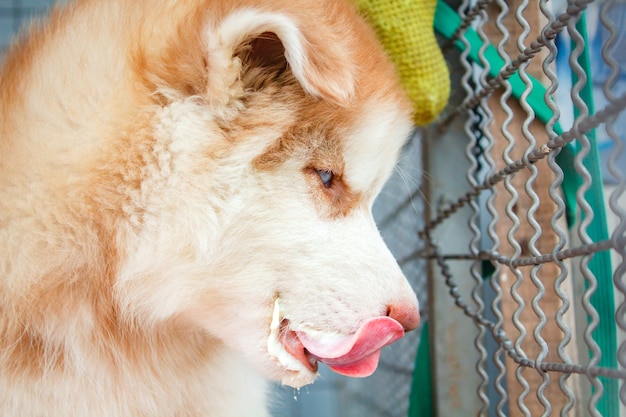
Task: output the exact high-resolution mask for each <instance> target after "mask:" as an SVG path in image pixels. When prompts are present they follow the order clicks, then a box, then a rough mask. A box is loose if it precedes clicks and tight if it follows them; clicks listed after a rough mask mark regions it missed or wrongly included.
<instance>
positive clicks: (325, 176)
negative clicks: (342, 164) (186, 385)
mask: <svg viewBox="0 0 626 417" xmlns="http://www.w3.org/2000/svg"><path fill="white" fill-rule="evenodd" d="M317 175H319V176H320V179H321V180H322V184H324V187H326V188H328V187H330V186H331V185H332V183H333V178H335V174H333V172H332V171H329V170H327V169H318V170H317Z"/></svg>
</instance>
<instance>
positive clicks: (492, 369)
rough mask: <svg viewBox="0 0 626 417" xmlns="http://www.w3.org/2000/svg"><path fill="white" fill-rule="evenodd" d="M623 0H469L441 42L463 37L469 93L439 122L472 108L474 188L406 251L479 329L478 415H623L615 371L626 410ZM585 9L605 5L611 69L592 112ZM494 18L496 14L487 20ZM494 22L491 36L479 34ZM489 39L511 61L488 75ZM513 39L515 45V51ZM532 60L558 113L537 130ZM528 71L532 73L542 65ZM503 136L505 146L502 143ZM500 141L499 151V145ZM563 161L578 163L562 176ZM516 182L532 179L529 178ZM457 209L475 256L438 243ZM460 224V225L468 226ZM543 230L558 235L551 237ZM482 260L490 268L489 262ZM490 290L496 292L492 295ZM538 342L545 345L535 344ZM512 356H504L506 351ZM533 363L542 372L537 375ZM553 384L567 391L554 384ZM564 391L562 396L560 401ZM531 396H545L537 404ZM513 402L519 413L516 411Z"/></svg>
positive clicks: (467, 129)
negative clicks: (565, 62)
mask: <svg viewBox="0 0 626 417" xmlns="http://www.w3.org/2000/svg"><path fill="white" fill-rule="evenodd" d="M618 3H619V2H616V1H608V0H607V1H602V2H594V1H592V0H576V1H569V2H568V4H567V7H566V10H565V11H564V12H561V13H554V12H553V10H552V8H551V4H550V3H549V2H548V1H547V0H516V1H514V2H510V1H505V0H493V1H489V0H474V1H472V0H465V1H464V2H462V4H461V5H460V6H459V8H458V10H459V12H458V13H459V15H460V17H461V20H462V23H461V26H460V27H459V28H458V29H457V30H456V32H455V34H454V36H453V37H452V39H451V40H449V41H448V42H447V43H445V44H444V47H443V48H444V51H447V50H448V49H450V47H451V46H452V45H454V44H455V42H456V43H457V44H458V43H460V44H461V46H463V47H464V48H461V49H462V52H461V53H460V54H459V55H458V62H453V63H451V65H457V66H461V67H462V68H463V73H462V76H461V80H460V85H461V87H462V88H463V91H464V92H465V99H464V100H462V101H460V104H459V105H458V106H456V107H454V108H452V109H450V110H449V111H448V112H447V115H446V117H444V118H442V120H441V121H440V123H439V126H445V128H446V129H447V128H448V127H449V126H450V125H453V124H452V121H453V119H455V118H457V117H464V118H465V123H464V128H463V129H464V136H465V137H466V138H467V139H468V141H467V144H466V157H467V159H468V164H467V171H466V172H465V179H464V180H465V181H466V183H467V185H468V186H467V191H465V192H462V193H461V194H460V195H458V196H457V197H453V198H446V201H448V202H447V203H446V204H441V205H440V207H439V208H438V209H437V210H436V212H435V213H434V215H433V216H432V217H431V218H430V220H428V221H427V223H426V225H425V226H424V228H423V229H422V230H421V231H420V237H421V238H422V239H424V240H425V241H426V242H427V246H426V247H425V248H421V249H420V250H419V251H415V252H413V253H412V254H410V255H408V257H409V258H410V257H419V258H425V259H429V260H431V261H432V262H433V264H434V265H435V266H436V269H437V270H438V271H439V274H440V276H441V277H443V279H444V280H445V284H446V286H447V288H448V292H449V295H450V296H451V297H452V300H453V301H454V304H455V305H456V307H458V308H459V309H460V310H461V311H462V312H463V313H464V314H465V315H466V316H467V317H469V318H470V319H471V320H472V321H473V322H474V323H475V324H476V326H477V333H476V339H475V340H474V347H475V349H476V352H477V354H478V356H477V357H476V358H477V359H476V360H477V362H476V365H475V369H476V373H477V376H478V381H480V382H479V384H478V386H474V388H473V389H475V390H476V396H477V398H478V400H477V405H476V410H475V411H476V415H480V416H483V415H485V416H487V415H489V416H491V415H497V416H508V415H516V416H517V415H524V416H535V415H543V416H552V415H561V416H570V415H574V416H579V415H591V416H605V417H608V416H611V417H612V416H613V415H614V414H611V413H612V412H609V411H607V410H615V408H614V406H615V405H616V404H615V402H613V405H612V406H613V408H611V407H612V406H611V405H608V406H607V405H606V403H607V400H608V402H609V403H610V402H611V401H613V398H612V397H611V395H612V394H611V387H610V386H611V382H615V381H617V382H618V384H619V387H620V389H619V399H616V400H617V401H618V402H619V404H617V407H618V408H621V410H622V411H621V412H622V413H624V412H625V410H626V249H625V248H626V207H625V204H624V201H625V199H624V197H625V196H626V179H625V175H624V172H625V171H624V167H623V166H622V165H621V164H622V162H620V161H621V160H620V158H621V157H622V153H623V148H624V132H623V131H620V130H619V128H618V127H617V123H618V120H620V118H622V119H621V120H623V117H624V114H625V109H626V92H625V91H624V90H626V88H620V87H619V85H620V84H619V81H620V79H623V78H626V73H624V67H623V65H624V62H619V61H618V58H616V56H619V54H617V52H616V44H617V41H618V39H619V38H620V32H619V31H620V27H619V25H618V24H616V23H615V21H614V20H612V18H611V17H612V15H611V11H612V10H613V9H614V7H615V5H616V4H618ZM531 6H538V7H536V9H537V10H538V11H539V13H538V14H539V16H540V17H539V19H534V20H531V19H528V10H527V9H528V8H530V7H531ZM590 8H591V9H592V10H599V21H600V23H599V24H600V26H601V27H602V29H601V30H604V31H605V32H606V33H607V36H605V37H604V38H603V43H602V51H601V56H602V61H603V62H602V63H599V65H603V66H604V67H605V70H606V71H607V72H608V76H606V79H605V80H604V84H603V86H602V88H601V94H602V95H603V99H601V100H599V103H600V108H599V109H598V110H595V111H594V109H593V107H590V103H587V101H586V100H587V99H586V98H585V97H584V95H583V93H581V89H582V88H583V86H584V83H585V81H586V77H587V76H588V75H589V74H588V73H587V72H588V71H589V69H588V68H584V67H582V66H581V65H580V64H579V63H578V57H579V56H580V55H581V54H582V51H583V50H584V49H585V48H586V47H588V45H587V42H589V41H588V40H587V39H585V38H584V36H583V35H582V34H581V33H580V32H579V31H578V28H577V23H578V21H579V19H581V16H582V15H583V13H586V12H587V10H589V9H590ZM487 10H489V14H487ZM490 19H491V20H493V21H492V22H489V20H490ZM538 22H542V23H541V26H540V27H537V26H536V25H537V24H538ZM488 24H490V25H491V29H490V31H489V32H488V33H489V35H487V34H486V33H487V31H485V30H484V28H485V27H486V26H487V25H488ZM512 25H515V27H512ZM532 25H535V26H534V27H533V26H532ZM469 28H472V30H475V32H476V34H477V35H478V37H479V38H480V39H481V40H482V42H483V47H482V48H481V50H480V51H479V52H478V58H479V61H480V62H474V63H472V62H470V59H469V57H468V52H467V51H468V49H470V48H469V43H468V42H467V41H466V40H465V38H464V36H463V35H464V32H465V31H466V30H468V29H469ZM513 29H515V30H513ZM621 30H623V28H622V29H621ZM537 33H539V35H537ZM494 34H495V37H494ZM513 34H514V35H513ZM563 35H567V37H569V39H571V57H570V60H569V70H570V71H571V73H572V74H573V81H572V86H571V94H570V98H571V104H569V105H570V106H573V107H574V108H575V109H576V112H575V115H574V118H573V120H572V121H571V122H570V123H571V125H568V120H567V118H565V119H563V118H562V114H561V110H562V108H563V106H564V105H567V104H564V103H563V102H557V100H555V99H554V97H555V96H556V95H557V91H558V90H559V88H561V89H563V88H568V86H567V85H564V86H560V85H559V81H560V80H559V77H558V76H557V74H556V71H555V69H554V68H555V61H556V59H557V56H558V54H561V53H563V52H562V51H561V50H560V49H558V48H557V46H556V39H557V36H559V37H560V36H563ZM622 37H623V35H622ZM513 42H515V45H514V48H512V43H513ZM489 43H492V44H493V46H495V48H496V49H497V52H498V55H499V57H500V58H501V59H502V60H503V61H504V62H505V65H504V67H503V69H502V70H501V71H500V72H499V74H498V75H497V76H494V77H493V78H489V77H488V74H489V70H490V67H489V65H490V62H489V60H488V59H487V58H486V54H485V49H486V45H487V44H489ZM513 49H515V50H516V51H517V52H512V50H513ZM531 63H533V64H535V66H534V68H535V69H534V70H532V71H536V68H540V70H541V74H539V76H541V77H542V83H543V85H544V86H545V87H546V93H545V96H544V101H545V103H546V105H547V106H549V107H550V110H551V111H552V114H553V115H552V117H551V118H550V120H547V121H544V122H545V123H544V124H542V126H543V131H541V132H538V131H537V128H536V125H537V122H536V120H535V119H536V118H535V113H534V109H533V106H532V105H531V103H530V100H528V95H529V93H530V91H531V90H532V88H533V83H532V82H531V79H530V75H529V72H531V70H530V69H529V66H530V64H531ZM477 64H478V65H477ZM537 64H538V65H537ZM620 65H621V66H620ZM513 74H517V75H519V77H520V79H521V80H522V81H523V82H524V84H525V85H526V90H525V93H524V94H522V96H521V97H520V98H519V100H518V101H517V104H516V105H512V102H513V101H514V100H513V99H512V93H511V87H510V85H509V83H508V82H507V80H508V79H509V78H510V77H511V76H512V75H513ZM533 75H534V76H535V77H537V73H536V72H533ZM494 110H497V112H498V113H499V114H500V116H498V117H499V118H496V117H494ZM557 124H561V125H563V126H565V127H566V129H565V130H564V131H563V132H562V133H561V130H555V126H557ZM596 130H601V131H603V132H606V136H607V137H608V138H609V139H610V140H611V142H612V146H613V151H612V152H611V154H610V156H609V158H608V160H607V161H606V171H607V173H608V174H605V175H610V176H611V177H612V179H613V180H614V181H615V182H616V184H617V185H615V186H613V187H612V188H611V189H607V191H606V192H607V193H609V194H610V195H608V198H607V206H606V210H607V212H608V213H610V214H611V215H612V216H613V218H615V219H616V224H615V225H614V226H612V229H611V230H610V235H609V238H607V239H596V240H595V241H594V238H592V237H591V236H590V230H591V226H590V225H591V223H592V222H593V220H594V216H596V217H597V216H598V213H594V211H593V209H592V206H591V205H590V204H589V202H588V198H589V197H587V195H588V191H589V190H591V189H592V188H594V187H603V184H602V183H598V178H597V177H595V176H594V175H593V174H592V172H590V171H589V167H588V166H587V163H586V158H587V156H588V155H589V154H590V153H591V152H592V150H593V148H594V146H596V145H595V142H593V141H592V140H591V139H590V138H591V137H592V136H593V135H594V134H595V131H596ZM434 131H436V130H434ZM439 132H441V129H440V130H439ZM497 141H502V143H501V144H499V145H498V146H497V147H496V146H495V144H496V142H497ZM496 148H497V149H500V150H499V152H500V153H499V154H498V151H496V150H495V149H496ZM572 149H574V150H575V154H576V156H575V157H574V158H573V160H572V161H571V162H570V163H571V166H570V167H563V166H562V164H563V162H562V161H561V160H560V159H559V155H560V154H562V153H563V152H564V151H568V152H569V151H572ZM539 164H541V166H542V167H544V168H541V169H542V170H543V171H540V168H539ZM546 169H547V170H548V172H550V173H551V174H550V175H551V178H552V179H551V182H550V184H549V185H548V186H546V188H547V189H546V190H545V192H543V193H540V192H539V191H540V189H539V188H538V187H539V185H538V184H539V179H540V178H539V177H540V175H545V172H546V171H545V170H546ZM567 169H570V170H571V171H572V172H569V171H568V172H567V174H566V173H564V170H567ZM541 172H543V173H544V174H541ZM571 175H576V176H577V177H578V178H579V179H580V180H579V183H578V184H577V191H576V194H575V196H574V197H573V199H574V200H573V201H574V204H575V207H573V208H572V206H571V205H572V200H567V199H566V198H564V191H563V187H565V185H564V182H566V181H567V180H569V179H570V178H568V176H571ZM520 178H523V179H524V181H523V183H520V181H519V179H520ZM503 197H504V198H505V199H506V203H505V204H504V205H502V204H501V203H502V201H501V199H502V198H503ZM566 197H567V196H566ZM546 199H547V200H550V204H549V207H551V209H550V210H551V211H549V212H548V213H546V212H545V211H541V210H544V207H545V206H546V201H545V200H546ZM522 201H524V202H525V204H526V206H525V207H526V208H525V210H524V211H520V209H519V206H520V203H521V202H522ZM566 202H567V204H566ZM568 210H570V211H571V210H575V211H577V213H578V214H577V217H576V218H575V221H576V223H575V224H569V225H568V224H567V221H569V220H570V218H569V217H568V216H567V213H568ZM461 212H462V213H463V214H462V216H461V217H463V218H464V219H468V220H467V223H465V227H467V228H468V232H469V233H468V234H467V236H468V242H467V253H458V252H457V253H450V252H446V251H445V250H444V248H445V246H442V245H441V244H440V243H439V242H438V239H439V238H440V235H439V234H438V232H437V228H438V227H440V226H441V225H442V224H443V223H446V222H448V223H449V222H451V221H454V218H455V216H457V215H458V214H461ZM468 213H469V214H468ZM454 225H455V227H460V225H461V223H459V222H455V223H454ZM502 225H505V227H504V230H505V233H503V232H502V230H503V226H502ZM446 230H450V229H449V228H448V229H446ZM522 230H524V231H525V233H526V235H525V236H526V238H525V239H524V240H521V239H520V236H521V234H522V233H521V232H522ZM546 234H550V236H552V238H551V239H552V240H550V242H551V243H550V244H549V245H547V244H546V241H547V239H546V237H545V236H546ZM606 253H608V254H610V255H611V256H612V258H613V262H614V265H613V266H614V268H613V271H611V272H612V278H613V286H614V292H615V293H616V295H615V303H616V304H617V305H616V307H615V323H616V327H617V331H618V337H619V340H618V352H617V360H618V363H617V364H616V365H615V366H605V365H602V363H601V358H602V357H603V355H604V356H609V355H608V354H609V353H611V352H602V350H601V346H600V345H599V344H598V342H597V340H596V336H597V334H596V333H597V332H598V329H599V326H600V324H601V323H604V322H605V321H606V320H607V317H606V316H602V315H601V314H600V313H599V312H598V310H597V309H596V305H595V303H594V301H593V297H594V296H595V295H596V294H597V292H598V291H599V289H600V287H601V285H605V284H604V283H601V282H600V277H599V276H597V275H596V273H594V272H593V268H592V267H591V265H590V264H591V263H592V260H593V257H594V256H597V255H598V254H606ZM463 262H465V263H464V265H467V269H466V271H467V274H466V276H463V275H462V274H458V273H457V274H456V275H455V274H454V273H453V272H452V271H453V270H456V271H458V269H455V268H451V265H452V263H463ZM487 264H488V265H491V267H489V268H487V267H486V265H487ZM548 266H550V267H551V269H549V270H550V271H553V272H552V274H553V276H551V277H550V279H548V280H546V277H545V270H544V269H545V268H546V267H548ZM485 271H489V272H485ZM505 273H508V274H509V276H511V277H512V278H511V279H512V281H513V282H512V284H510V285H509V286H508V287H506V288H505V286H504V285H503V282H502V279H501V277H502V276H503V274H505ZM461 280H463V281H465V280H471V281H472V282H473V283H474V284H473V285H474V286H473V289H472V290H471V291H469V292H468V291H467V290H462V289H461V287H462V286H461V285H459V283H460V282H461ZM487 286H488V287H489V288H490V293H491V295H490V296H489V297H490V298H485V295H484V294H485V293H484V289H485V287H487ZM572 287H574V290H573V292H572ZM529 288H530V289H531V293H530V295H529ZM507 297H508V299H510V300H511V301H510V302H513V303H514V304H515V305H514V307H513V311H512V313H510V314H509V315H506V314H504V313H503V303H504V302H505V301H504V300H505V298H507ZM550 297H552V298H550ZM547 303H553V305H554V308H553V309H551V310H546V305H547ZM547 311H550V312H551V313H549V314H548V313H547ZM529 312H531V313H532V315H533V317H534V321H533V322H532V325H530V327H527V326H528V321H527V319H524V317H527V315H528V314H529ZM581 317H582V319H581ZM434 320H436V317H435V318H434ZM507 320H509V321H510V323H507ZM508 324H511V325H508ZM550 326H552V327H550ZM548 328H551V329H556V331H557V332H558V333H560V335H559V337H560V338H559V339H558V341H557V343H554V342H553V341H549V340H548V338H547V337H550V336H554V335H549V334H546V332H547V329H548ZM490 338H492V339H493V340H495V341H496V344H497V346H496V347H495V348H493V347H491V348H490V347H489V346H487V344H486V343H487V342H486V341H487V339H490ZM490 340H491V339H490ZM529 342H530V343H532V344H533V345H534V346H536V347H537V349H536V350H534V351H532V352H531V351H528V346H529ZM504 356H506V357H508V358H509V359H507V360H505V359H504ZM510 360H512V361H513V362H514V363H515V364H516V365H517V368H515V369H513V370H512V369H511V368H510V367H508V366H507V364H506V363H507V361H510ZM490 363H491V365H489V364H490ZM529 369H531V370H534V372H535V374H536V375H532V374H531V373H529V372H528V371H527V370H529ZM511 373H513V374H514V375H510V374H511ZM507 374H509V375H508V376H507ZM577 375H578V376H577ZM535 376H537V378H535ZM511 377H512V379H513V380H515V381H516V383H517V384H519V387H520V389H519V390H518V391H516V392H515V394H512V392H510V391H509V389H508V384H510V381H511ZM554 386H556V389H557V390H558V391H559V392H560V394H558V393H557V394H555V391H554V390H553V389H552V388H553V387H554ZM489 387H491V388H489ZM488 388H489V389H488ZM559 396H560V397H559ZM556 397H559V398H561V399H560V400H559V401H556V402H553V398H556ZM533 400H536V401H537V402H536V404H532V403H533ZM557 403H558V404H557ZM511 407H517V409H516V410H515V411H513V409H512V408H511Z"/></svg>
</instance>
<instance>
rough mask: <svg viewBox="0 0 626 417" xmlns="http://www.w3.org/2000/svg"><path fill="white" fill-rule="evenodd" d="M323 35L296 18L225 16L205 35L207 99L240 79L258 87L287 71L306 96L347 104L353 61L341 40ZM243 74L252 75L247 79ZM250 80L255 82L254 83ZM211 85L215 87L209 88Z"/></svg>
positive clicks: (247, 12) (247, 13) (254, 13)
mask: <svg viewBox="0 0 626 417" xmlns="http://www.w3.org/2000/svg"><path fill="white" fill-rule="evenodd" d="M327 32H328V33H325V32H323V31H320V29H319V28H317V29H316V28H315V26H314V25H312V24H311V23H310V22H304V21H303V19H302V17H300V18H298V17H292V16H289V15H287V14H281V13H273V12H264V11H259V10H255V9H242V10H238V11H233V12H231V13H230V14H229V15H227V16H226V17H225V18H224V19H222V20H221V22H219V23H218V24H216V25H212V26H211V27H209V28H208V30H207V32H206V34H205V36H206V45H207V49H208V50H207V53H208V63H207V70H208V72H209V74H208V81H209V85H208V86H207V88H208V90H209V91H207V94H208V95H209V96H211V95H213V94H219V93H220V92H222V93H223V92H224V91H226V90H230V91H231V92H232V88H233V86H234V85H235V83H236V80H240V79H241V80H242V81H243V82H244V83H253V82H256V83H262V79H263V77H265V78H267V77H268V76H272V75H273V76H276V75H278V74H280V73H282V72H283V71H285V70H286V69H287V68H289V69H290V70H291V71H292V73H293V75H294V77H295V78H296V79H297V80H298V82H299V83H300V84H301V85H302V88H303V89H304V90H305V91H306V92H307V93H309V94H311V95H313V96H315V97H318V98H321V99H324V100H328V101H331V102H333V103H336V104H339V105H341V104H345V103H347V102H348V101H349V100H350V99H351V97H352V95H353V94H354V84H355V80H354V77H355V66H354V64H353V57H352V56H350V54H349V48H347V47H346V46H345V39H341V38H340V35H338V34H335V35H333V30H332V28H331V30H329V31H327ZM335 32H337V31H336V30H335ZM320 33H324V38H322V37H321V35H320ZM246 71H252V73H251V74H247V75H248V77H247V78H246V74H245V72H246ZM255 75H259V76H260V77H259V79H257V80H256V81H255V80H254V79H253V78H254V76H255ZM260 80H261V81H260ZM215 81H217V83H218V85H213V86H212V85H211V83H213V82H215ZM220 81H221V82H220ZM220 84H221V85H220Z"/></svg>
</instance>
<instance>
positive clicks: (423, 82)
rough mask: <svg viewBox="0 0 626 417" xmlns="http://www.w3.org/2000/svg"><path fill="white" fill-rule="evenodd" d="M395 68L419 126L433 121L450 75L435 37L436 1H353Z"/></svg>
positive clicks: (444, 97)
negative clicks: (372, 29)
mask: <svg viewBox="0 0 626 417" xmlns="http://www.w3.org/2000/svg"><path fill="white" fill-rule="evenodd" d="M356 3H357V5H358V7H359V9H360V11H361V13H362V14H363V16H364V17H365V18H366V19H367V20H368V21H369V23H370V24H371V25H372V26H373V27H374V30H375V31H376V33H377V34H378V37H379V39H380V40H381V42H382V43H383V45H384V46H385V49H386V50H387V52H388V53H389V55H390V56H391V59H392V60H393V62H394V64H395V65H396V67H397V68H398V73H399V75H400V80H401V81H402V84H403V86H404V88H405V89H406V91H407V93H408V95H409V97H410V98H411V100H412V101H413V104H414V106H415V113H414V117H413V120H414V122H415V123H416V124H417V125H418V126H419V125H424V124H427V123H430V122H431V121H433V120H434V119H435V118H436V117H437V115H438V114H439V113H440V112H441V111H442V110H443V108H444V106H445V105H446V103H447V101H448V96H449V95H450V76H449V73H448V67H447V65H446V62H445V61H444V58H443V54H442V53H441V49H440V48H439V45H438V44H437V41H436V39H435V32H434V29H433V21H434V17H435V8H436V6H437V0H356Z"/></svg>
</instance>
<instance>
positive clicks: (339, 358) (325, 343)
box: [297, 317, 404, 377]
mask: <svg viewBox="0 0 626 417" xmlns="http://www.w3.org/2000/svg"><path fill="white" fill-rule="evenodd" d="M297 334H298V338H299V339H300V341H301V342H302V345H303V346H304V347H305V348H306V349H307V351H308V352H309V353H310V354H311V356H313V357H314V358H316V359H317V360H319V361H320V362H323V363H325V364H327V365H328V366H329V367H330V368H331V369H332V370H333V371H335V372H337V373H339V374H342V375H347V376H352V377H366V376H369V375H371V374H372V373H373V372H374V371H375V370H376V367H377V366H378V358H379V357H380V349H382V348H383V347H385V346H387V345H388V344H390V343H393V342H395V341H396V340H398V339H400V338H401V337H402V336H404V328H403V327H402V325H401V324H400V323H398V322H397V321H396V320H394V319H392V318H390V317H375V318H372V319H369V320H367V321H366V322H364V323H363V324H362V325H361V327H359V329H358V330H357V331H356V332H355V333H354V334H352V335H347V336H345V335H325V336H322V337H319V338H314V337H312V336H310V335H308V334H307V333H305V332H297Z"/></svg>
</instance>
